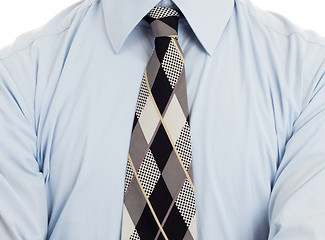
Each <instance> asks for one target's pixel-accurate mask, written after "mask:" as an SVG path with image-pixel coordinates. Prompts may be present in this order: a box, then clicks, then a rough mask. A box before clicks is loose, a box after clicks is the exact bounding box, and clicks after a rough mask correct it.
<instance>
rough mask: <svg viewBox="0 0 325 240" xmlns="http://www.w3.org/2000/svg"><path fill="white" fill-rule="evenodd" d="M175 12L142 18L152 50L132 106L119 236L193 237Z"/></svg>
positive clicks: (188, 139)
mask: <svg viewBox="0 0 325 240" xmlns="http://www.w3.org/2000/svg"><path fill="white" fill-rule="evenodd" d="M179 16H181V14H180V13H179V12H178V11H176V10H173V9H167V8H161V7H155V8H154V9H152V10H151V11H150V13H149V15H148V16H146V17H145V20H146V21H147V22H148V23H149V24H150V26H151V28H152V31H153V34H154V36H155V49H154V51H153V55H152V57H151V58H150V60H149V62H148V65H147V68H146V71H145V74H144V75H143V79H142V82H141V86H140V91H139V95H138V101H137V105H136V110H135V117H134V124H133V130H132V136H131V142H130V151H129V153H130V154H129V161H128V164H127V170H126V177H125V188H124V192H125V195H124V206H125V207H124V209H123V223H122V234H121V236H122V237H123V240H130V239H131V240H135V239H136V240H139V239H142V240H146V239H159V240H160V239H165V240H166V239H180V240H181V239H186V240H190V239H197V235H196V220H195V219H196V218H195V198H194V186H193V181H192V179H191V177H192V168H191V167H190V166H191V161H192V149H191V137H190V127H189V124H188V122H187V120H186V119H188V106H187V92H186V80H185V71H184V60H183V56H182V51H181V49H180V47H179V44H178V42H177V29H178V20H179ZM132 158H134V159H132Z"/></svg>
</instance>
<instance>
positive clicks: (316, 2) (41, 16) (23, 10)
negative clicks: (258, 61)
mask: <svg viewBox="0 0 325 240" xmlns="http://www.w3.org/2000/svg"><path fill="white" fill-rule="evenodd" d="M76 1H77V0H0V48H1V47H3V46H5V45H8V44H10V43H12V42H13V41H14V40H15V38H16V37H17V36H18V35H20V34H21V33H24V32H26V31H29V30H31V29H34V28H37V27H40V26H41V25H42V24H45V23H46V22H47V21H48V20H49V19H51V18H52V17H53V16H55V15H56V14H57V13H58V12H60V11H61V10H63V9H64V8H66V7H68V6H69V5H71V4H73V3H75V2H76ZM130 1H132V0H130ZM198 1H200V0H198ZM251 1H252V2H253V3H254V4H255V5H256V6H258V7H260V8H262V9H267V10H270V11H273V12H277V13H279V14H281V15H284V16H285V17H287V18H289V19H290V20H291V21H293V22H294V23H296V24H297V25H299V26H300V27H301V28H303V29H310V30H314V31H316V32H318V33H319V34H321V35H323V36H325V0H251Z"/></svg>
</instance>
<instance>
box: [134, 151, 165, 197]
mask: <svg viewBox="0 0 325 240" xmlns="http://www.w3.org/2000/svg"><path fill="white" fill-rule="evenodd" d="M138 175H139V178H140V182H141V184H142V186H143V189H144V191H145V192H146V194H147V196H148V197H149V196H150V195H151V193H152V191H153V189H154V187H155V185H156V183H157V182H158V179H159V177H160V175H161V174H160V171H159V168H158V166H157V164H156V161H155V159H154V156H153V155H152V153H151V150H150V149H149V151H148V152H147V154H146V156H145V158H144V160H143V162H142V164H141V165H140V168H139V170H138Z"/></svg>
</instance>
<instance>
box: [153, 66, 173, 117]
mask: <svg viewBox="0 0 325 240" xmlns="http://www.w3.org/2000/svg"><path fill="white" fill-rule="evenodd" d="M172 91H173V89H172V87H171V86H170V83H169V81H168V78H167V76H166V74H165V71H164V69H163V68H162V67H160V68H159V70H158V73H157V76H156V79H155V82H154V84H153V86H152V89H151V92H152V95H153V97H154V99H155V102H156V104H157V106H158V109H159V111H160V113H161V114H162V113H163V112H164V110H165V108H166V105H167V103H168V101H169V98H170V96H171V94H172Z"/></svg>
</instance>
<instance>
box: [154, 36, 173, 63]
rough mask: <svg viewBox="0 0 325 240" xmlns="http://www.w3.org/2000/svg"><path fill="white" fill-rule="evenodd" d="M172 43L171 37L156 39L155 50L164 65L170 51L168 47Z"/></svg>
mask: <svg viewBox="0 0 325 240" xmlns="http://www.w3.org/2000/svg"><path fill="white" fill-rule="evenodd" d="M169 43H170V38H169V37H157V38H155V49H156V54H157V57H158V59H159V61H160V62H161V63H162V61H163V59H164V57H165V54H166V52H167V50H168V46H169Z"/></svg>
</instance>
